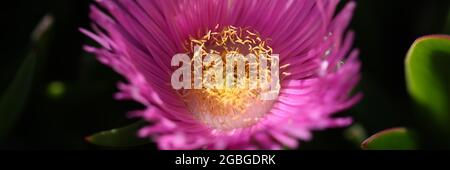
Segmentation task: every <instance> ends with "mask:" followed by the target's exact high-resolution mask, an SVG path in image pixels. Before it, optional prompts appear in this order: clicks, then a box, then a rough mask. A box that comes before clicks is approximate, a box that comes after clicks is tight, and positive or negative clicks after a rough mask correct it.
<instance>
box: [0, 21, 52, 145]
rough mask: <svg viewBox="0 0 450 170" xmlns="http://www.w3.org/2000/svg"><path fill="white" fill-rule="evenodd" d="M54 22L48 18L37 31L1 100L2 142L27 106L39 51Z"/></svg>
mask: <svg viewBox="0 0 450 170" xmlns="http://www.w3.org/2000/svg"><path fill="white" fill-rule="evenodd" d="M52 22H53V19H52V18H51V17H50V16H46V17H44V19H43V20H42V21H41V23H40V24H39V25H38V27H37V28H36V29H35V31H34V32H33V34H32V37H31V41H32V45H31V46H32V49H31V51H30V52H29V53H28V55H27V56H26V57H25V59H24V61H23V62H22V64H21V65H20V67H19V69H18V71H17V73H16V75H15V77H14V79H13V81H12V82H11V83H10V84H9V86H8V87H7V89H6V91H5V92H4V94H3V95H2V96H1V98H0V140H2V139H4V138H5V137H6V136H7V135H8V134H9V132H10V131H11V129H12V127H13V126H14V124H15V122H16V121H17V119H18V118H19V115H20V112H22V110H23V108H24V106H25V103H26V100H27V97H28V94H29V92H30V89H31V86H32V82H33V77H34V74H35V71H36V65H37V57H38V51H40V49H39V48H40V47H43V46H42V44H44V42H43V41H44V40H43V39H44V38H43V37H44V35H46V34H47V32H48V30H49V28H50V26H51V25H52ZM41 43H42V44H41Z"/></svg>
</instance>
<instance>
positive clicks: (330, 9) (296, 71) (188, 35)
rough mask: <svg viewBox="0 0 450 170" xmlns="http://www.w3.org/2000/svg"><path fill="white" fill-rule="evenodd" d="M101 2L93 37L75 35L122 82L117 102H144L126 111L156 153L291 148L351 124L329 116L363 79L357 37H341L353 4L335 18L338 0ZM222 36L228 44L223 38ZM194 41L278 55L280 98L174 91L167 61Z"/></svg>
mask: <svg viewBox="0 0 450 170" xmlns="http://www.w3.org/2000/svg"><path fill="white" fill-rule="evenodd" d="M97 3H98V6H97V5H92V7H91V14H90V17H91V18H92V20H93V21H94V23H93V27H92V30H93V31H92V32H91V31H87V30H84V29H82V30H81V31H82V32H83V33H84V34H86V35H87V36H89V37H90V38H92V39H93V40H95V41H97V42H98V43H99V44H100V45H101V48H96V47H91V46H86V47H85V50H86V51H88V52H91V53H94V54H95V55H96V56H97V57H98V60H99V61H100V62H102V63H103V64H106V65H108V66H110V67H112V68H113V69H114V70H115V71H117V72H118V73H120V74H121V75H123V76H124V77H125V78H126V79H127V80H128V82H127V83H120V84H119V86H118V87H119V89H120V92H119V93H117V94H116V98H117V99H121V100H122V99H127V100H128V99H129V100H134V101H137V102H139V103H141V104H143V105H144V106H146V109H144V110H138V111H133V112H131V113H130V115H131V116H132V117H140V118H142V119H145V120H146V121H148V122H149V124H148V126H146V127H144V128H143V129H141V130H140V131H139V132H138V134H139V136H140V137H142V138H151V139H152V140H154V141H155V142H156V143H157V144H158V147H159V148H160V149H164V150H165V149H180V150H189V149H274V150H277V149H282V148H283V147H289V148H297V147H298V146H299V141H308V140H311V138H312V131H316V130H324V129H327V128H335V127H343V126H348V125H349V124H351V121H352V120H351V118H348V117H340V118H336V117H335V116H334V114H335V113H337V112H340V111H343V110H345V109H347V108H349V107H351V106H352V105H354V104H355V103H356V102H357V101H358V100H359V99H360V98H361V94H357V95H355V96H353V97H352V96H351V95H350V92H351V90H352V88H353V87H354V86H355V85H356V84H357V82H358V81H359V77H360V75H359V69H360V63H359V61H358V59H357V56H358V52H357V51H356V50H352V49H351V48H352V41H353V33H351V32H350V33H346V28H347V26H348V23H349V22H350V19H351V16H352V12H353V10H354V8H355V3H354V2H350V3H348V4H347V5H346V6H345V7H344V8H343V9H342V11H341V12H339V13H338V14H337V15H335V10H336V6H337V4H338V3H339V0H286V1H274V0H99V1H98V2H97ZM230 32H233V33H230ZM228 33H230V34H228ZM214 36H216V37H214ZM233 36H236V37H235V38H232V37H233ZM224 37H225V38H226V40H227V41H226V42H225V41H222V40H220V38H224ZM244 37H246V38H244ZM241 38H242V39H243V40H244V39H246V40H249V41H248V42H247V43H244V42H243V41H240V40H238V39H241ZM198 41H201V43H198ZM251 41H253V43H252V42H251ZM255 41H256V42H255ZM221 42H222V44H220V43H221ZM236 43H241V44H243V45H234V44H236ZM193 44H197V45H198V44H200V45H204V46H203V49H204V50H205V51H211V50H217V51H219V52H218V53H219V54H223V52H224V49H225V48H230V49H235V50H237V51H243V50H244V51H246V52H247V53H255V52H254V51H249V50H245V49H246V48H247V46H248V47H250V48H249V49H252V48H254V47H261V48H262V49H265V50H267V51H270V52H268V53H274V54H279V57H280V66H281V67H280V73H281V74H280V87H281V89H280V91H279V95H278V98H277V99H276V100H274V101H271V102H261V101H260V100H258V99H256V98H255V97H249V95H248V94H253V95H256V96H257V95H259V94H258V92H254V91H250V90H245V89H244V90H241V91H239V92H238V93H228V92H227V93H225V92H222V91H215V92H213V93H210V92H208V93H207V92H206V90H205V89H200V90H184V91H179V90H174V88H172V86H171V75H172V73H173V72H174V70H175V69H174V68H173V67H171V59H172V57H173V56H174V55H175V54H178V53H189V54H192V53H193V51H192V45H193ZM214 44H216V45H214ZM269 49H270V50H269Z"/></svg>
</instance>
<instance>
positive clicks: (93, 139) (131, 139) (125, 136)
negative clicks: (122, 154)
mask: <svg viewBox="0 0 450 170" xmlns="http://www.w3.org/2000/svg"><path fill="white" fill-rule="evenodd" d="M146 124H147V123H146V122H145V121H138V122H136V123H134V124H131V125H129V126H126V127H122V128H117V129H112V130H108V131H103V132H99V133H96V134H94V135H91V136H89V137H86V141H88V142H89V143H92V144H94V145H99V146H106V147H131V146H140V145H145V144H149V143H151V141H150V140H149V139H141V138H138V136H137V132H138V130H139V129H140V128H142V127H143V126H145V125H146Z"/></svg>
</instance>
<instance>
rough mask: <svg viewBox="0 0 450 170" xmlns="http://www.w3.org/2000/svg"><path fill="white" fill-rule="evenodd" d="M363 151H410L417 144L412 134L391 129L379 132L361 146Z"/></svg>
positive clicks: (404, 129)
mask: <svg viewBox="0 0 450 170" xmlns="http://www.w3.org/2000/svg"><path fill="white" fill-rule="evenodd" d="M361 148H362V149H365V150H412V149H417V148H418V146H417V143H416V140H415V138H414V135H413V134H412V132H410V131H408V130H407V129H406V128H393V129H388V130H384V131H381V132H379V133H377V134H375V135H373V136H371V137H369V138H368V139H366V140H365V141H364V142H363V143H362V144H361Z"/></svg>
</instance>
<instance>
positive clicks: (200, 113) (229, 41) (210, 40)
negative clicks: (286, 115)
mask: <svg viewBox="0 0 450 170" xmlns="http://www.w3.org/2000/svg"><path fill="white" fill-rule="evenodd" d="M198 37H199V38H194V37H191V38H190V39H189V41H188V42H186V46H185V47H186V51H188V53H190V54H192V56H194V55H195V54H194V53H196V51H194V49H195V47H198V48H197V50H198V51H199V55H200V56H201V58H200V59H204V58H205V57H207V56H208V55H210V54H214V55H216V56H220V57H219V58H220V59H221V60H215V62H214V64H215V65H216V66H217V65H222V66H223V67H221V68H224V67H225V68H226V69H212V67H213V65H212V64H211V63H210V64H209V65H208V64H206V65H205V64H204V65H202V66H201V68H200V69H199V70H200V71H201V72H202V73H203V75H204V76H208V75H209V76H210V79H212V80H219V77H217V76H218V75H219V76H220V75H223V77H220V80H225V79H226V80H227V81H218V82H217V84H216V85H218V86H220V88H208V87H211V86H208V85H207V82H208V81H207V80H206V79H205V78H203V80H202V81H201V82H202V83H203V86H202V88H200V89H188V90H183V91H180V94H181V96H182V97H183V99H184V101H185V103H186V105H187V107H188V109H189V110H190V111H191V112H192V114H193V115H194V117H195V118H196V119H198V120H199V121H201V122H203V123H204V124H205V125H207V126H208V127H210V128H213V129H216V130H219V131H229V130H233V129H239V128H245V127H250V126H252V125H254V124H256V123H257V122H258V121H259V120H260V119H261V118H263V117H264V115H265V114H266V113H268V111H269V110H270V109H271V107H272V105H273V103H274V100H262V95H263V94H265V93H268V92H269V91H270V90H273V89H269V88H265V86H262V85H261V84H264V83H267V84H270V83H271V81H272V79H271V78H272V77H273V75H274V74H270V73H271V67H261V66H262V65H263V64H264V65H274V63H275V62H273V60H272V59H271V58H270V57H271V55H272V48H271V47H270V46H269V45H268V44H267V42H266V41H265V40H263V39H261V37H260V36H259V34H258V33H256V32H253V31H251V30H250V29H248V28H237V27H233V26H227V27H224V28H223V29H221V30H219V29H218V26H217V27H216V28H215V29H214V30H209V31H208V32H207V33H206V34H205V35H203V36H198ZM230 55H240V56H242V60H243V61H244V64H242V65H241V67H240V68H239V64H236V63H232V64H234V65H231V63H230V62H238V61H236V60H230V58H229V56H230ZM251 56H257V57H254V58H252V57H251ZM193 58H194V57H193ZM255 59H256V60H255ZM193 60H194V59H193ZM250 61H251V62H250ZM228 64H230V65H231V67H230V66H229V65H228ZM277 64H278V63H277ZM194 67H195V66H194ZM252 68H258V70H255V69H252ZM195 70H197V69H195V68H194V69H193V72H195ZM230 70H231V71H230ZM255 71H257V72H258V73H255ZM217 73H220V74H217ZM276 74H278V72H276ZM250 75H258V76H254V77H252V76H250ZM229 77H231V80H232V81H231V82H230V81H229V79H228V78H229ZM194 79H195V78H194ZM277 82H278V81H277ZM229 84H231V85H229ZM277 94H278V93H277Z"/></svg>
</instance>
